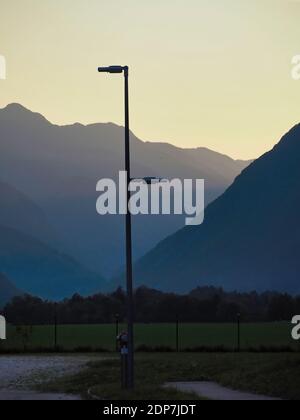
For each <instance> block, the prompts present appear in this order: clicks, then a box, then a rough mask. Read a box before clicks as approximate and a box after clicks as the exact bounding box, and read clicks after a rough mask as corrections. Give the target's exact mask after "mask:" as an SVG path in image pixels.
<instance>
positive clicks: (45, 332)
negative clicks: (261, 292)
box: [0, 322, 300, 351]
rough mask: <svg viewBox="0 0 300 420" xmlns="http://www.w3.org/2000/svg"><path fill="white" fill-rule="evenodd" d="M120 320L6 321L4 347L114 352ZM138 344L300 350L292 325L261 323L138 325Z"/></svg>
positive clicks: (201, 348) (162, 347) (148, 346)
mask: <svg viewBox="0 0 300 420" xmlns="http://www.w3.org/2000/svg"><path fill="white" fill-rule="evenodd" d="M123 330H126V326H125V325H122V324H120V325H119V324H103V325H57V326H55V325H47V326H18V327H14V326H10V325H9V326H8V328H7V340H6V341H2V342H1V344H0V350H1V351H24V350H25V351H42V350H43V351H50V350H56V351H100V350H102V351H115V350H116V336H117V332H121V331H123ZM135 346H136V349H137V350H140V351H151V350H156V351H236V350H257V351H259V350H265V351H267V350H269V351H275V350H277V351H283V350H285V351H286V350H299V349H300V347H299V344H298V342H296V341H294V340H293V339H292V337H291V325H290V324H289V323H287V322H282V323H261V324H243V323H241V324H240V323H239V322H237V323H231V324H181V323H179V322H178V323H177V322H175V323H174V324H138V325H136V326H135Z"/></svg>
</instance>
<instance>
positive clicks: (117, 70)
mask: <svg viewBox="0 0 300 420" xmlns="http://www.w3.org/2000/svg"><path fill="white" fill-rule="evenodd" d="M98 72H99V73H109V74H124V81H125V84H124V92H125V171H126V172H127V189H126V202H127V212H126V279H127V321H128V331H127V332H128V365H127V387H128V389H133V388H134V332H133V279H132V231H131V213H130V209H129V201H130V193H129V184H130V182H131V172H130V131H129V82H128V79H129V68H128V66H110V67H99V68H98Z"/></svg>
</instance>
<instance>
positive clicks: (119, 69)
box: [98, 66, 125, 74]
mask: <svg viewBox="0 0 300 420" xmlns="http://www.w3.org/2000/svg"><path fill="white" fill-rule="evenodd" d="M124 70H125V68H124V67H122V66H109V67H99V68H98V72H99V73H110V74H120V73H123V71H124Z"/></svg>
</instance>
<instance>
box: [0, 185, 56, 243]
mask: <svg viewBox="0 0 300 420" xmlns="http://www.w3.org/2000/svg"><path fill="white" fill-rule="evenodd" d="M0 197H1V205H0V223H1V225H2V226H6V227H11V228H13V229H17V230H20V231H22V232H24V233H26V234H28V235H31V236H34V237H36V238H38V239H41V240H43V241H45V242H51V243H54V242H58V239H57V238H56V235H55V233H54V231H53V229H52V227H51V226H50V225H49V223H48V221H47V219H46V217H45V215H44V213H43V211H42V210H41V209H40V208H39V207H38V206H37V205H36V204H35V203H34V202H33V201H32V200H31V199H30V198H29V197H27V196H26V195H25V194H23V193H22V192H20V191H18V190H17V189H15V188H14V187H12V186H11V185H9V184H6V183H3V182H1V181H0Z"/></svg>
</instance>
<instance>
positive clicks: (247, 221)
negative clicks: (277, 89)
mask: <svg viewBox="0 0 300 420" xmlns="http://www.w3.org/2000/svg"><path fill="white" fill-rule="evenodd" d="M299 214H300V125H297V126H295V127H294V128H293V129H292V130H290V131H289V132H288V133H287V134H286V135H285V136H284V137H283V138H282V140H281V141H280V142H279V144H278V145H276V146H275V147H274V149H273V150H272V151H270V152H268V153H266V154H265V155H263V156H262V157H261V158H259V159H258V160H256V161H255V162H254V163H252V164H251V165H250V166H249V167H248V168H246V169H245V170H244V171H243V172H242V174H241V175H240V176H238V177H237V179H236V180H235V182H234V183H233V185H232V186H231V187H229V188H228V190H227V191H226V192H225V193H224V194H223V195H222V196H221V197H220V198H218V199H217V200H216V201H215V202H213V203H212V204H210V206H209V207H208V208H207V210H206V215H205V222H204V224H203V225H201V226H199V227H186V228H184V229H182V230H181V231H179V232H177V233H176V234H175V235H172V236H170V237H169V238H167V239H166V240H164V241H162V242H161V243H160V244H159V245H158V246H157V247H156V248H155V249H153V250H152V251H151V252H150V253H148V254H147V255H146V256H145V257H144V258H142V259H141V260H140V261H139V262H138V263H137V265H136V269H135V279H136V283H137V284H138V285H139V284H145V285H147V286H151V287H156V288H159V289H163V290H172V291H177V292H183V291H188V290H190V289H192V288H195V287H197V286H202V285H211V286H217V287H219V286H222V287H224V288H225V289H226V290H241V291H249V290H257V291H265V290H276V291H280V292H281V291H283V292H289V293H293V294H297V293H300V279H299V273H300V227H299V221H298V219H299Z"/></svg>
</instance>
